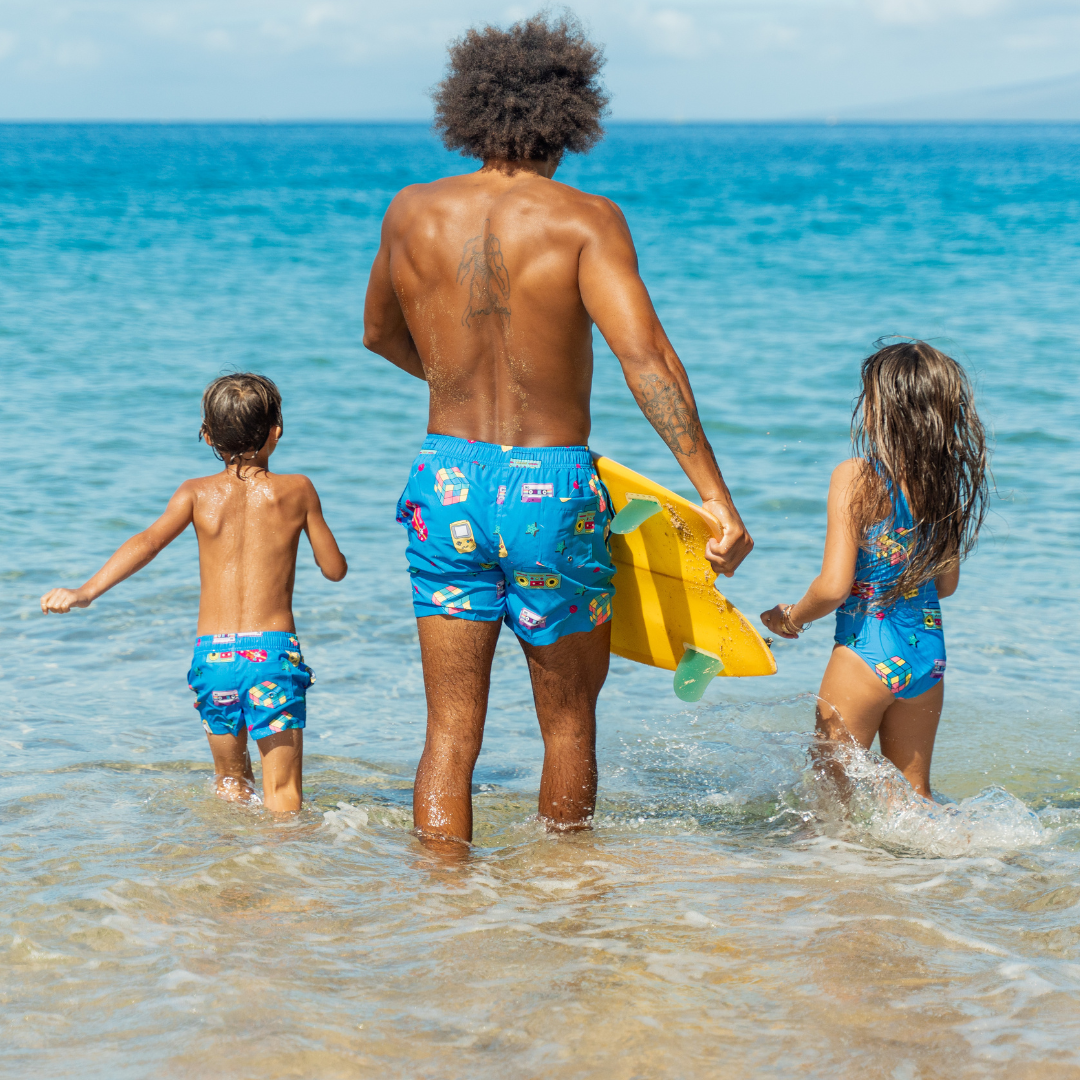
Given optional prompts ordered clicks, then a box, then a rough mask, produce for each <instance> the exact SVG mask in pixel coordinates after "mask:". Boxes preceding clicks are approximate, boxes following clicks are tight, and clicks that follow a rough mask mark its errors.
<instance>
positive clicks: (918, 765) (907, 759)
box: [879, 682, 945, 799]
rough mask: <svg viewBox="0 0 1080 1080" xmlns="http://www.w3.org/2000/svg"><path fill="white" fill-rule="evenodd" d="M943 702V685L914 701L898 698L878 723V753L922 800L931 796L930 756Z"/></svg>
mask: <svg viewBox="0 0 1080 1080" xmlns="http://www.w3.org/2000/svg"><path fill="white" fill-rule="evenodd" d="M944 700H945V685H944V682H939V683H938V684H937V685H936V686H933V687H931V688H930V689H929V690H927V691H926V692H925V693H922V694H920V695H919V696H918V697H914V698H897V699H896V700H895V701H894V702H893V703H892V705H890V706H889V707H888V708H887V709H886V710H885V718H884V719H883V720H882V722H881V731H880V732H879V735H880V737H881V752H882V753H883V754H884V755H885V757H887V758H888V759H889V760H890V761H891V762H892V763H893V764H894V765H895V766H896V767H897V768H898V769H899V770H900V771H901V772H902V773H903V774H904V777H905V778H906V779H907V782H908V783H909V784H910V785H911V786H912V787H913V788H914V789H915V790H916V791H917V792H918V793H919V794H920V795H922V796H923V797H924V798H927V799H929V798H931V797H932V796H931V794H930V757H931V755H932V754H933V752H934V737H935V736H936V735H937V729H938V721H939V720H940V719H941V704H942V702H943V701H944Z"/></svg>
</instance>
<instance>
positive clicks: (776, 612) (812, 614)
mask: <svg viewBox="0 0 1080 1080" xmlns="http://www.w3.org/2000/svg"><path fill="white" fill-rule="evenodd" d="M861 467H862V462H861V461H860V460H859V459H858V458H851V459H849V460H848V461H843V462H841V463H840V464H839V465H837V466H836V468H835V469H833V474H832V480H831V481H830V483H829V519H828V526H827V528H826V532H825V554H824V556H823V558H822V560H821V573H820V574H818V576H817V577H816V578H814V580H813V581H812V582H811V583H810V588H808V589H807V590H806V595H805V596H803V598H802V599H801V600H800V601H799V602H798V603H797V604H793V605H792V607H791V610H790V611H788V612H785V611H784V610H783V609H782V607H781V605H779V604H777V605H776V607H774V608H771V609H770V610H769V611H764V612H762V614H761V621H762V622H763V623H764V624H765V625H766V626H767V627H768V628H769V629H770V630H771V631H772V632H773V633H774V634H779V635H780V636H781V637H785V638H794V637H798V636H799V635H798V632H797V631H798V628H799V627H800V626H802V625H803V624H804V623H809V622H813V621H814V620H815V619H820V618H821V617H822V616H823V615H828V614H829V612H831V611H835V610H836V609H837V608H838V607H839V606H840V605H841V604H842V603H843V602H844V601H845V600H846V599H847V598H848V597H849V596H850V595H851V583H852V582H853V581H854V580H855V562H856V560H857V559H858V556H859V541H858V538H857V537H856V536H855V535H854V534H853V532H852V528H851V514H850V512H849V511H850V506H851V488H852V484H853V482H854V480H855V478H856V476H857V475H858V471H859V469H860V468H861Z"/></svg>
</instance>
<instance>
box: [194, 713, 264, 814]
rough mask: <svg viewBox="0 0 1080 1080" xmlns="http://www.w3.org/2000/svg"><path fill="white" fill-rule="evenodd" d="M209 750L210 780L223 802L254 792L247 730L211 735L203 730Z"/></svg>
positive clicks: (243, 797)
mask: <svg viewBox="0 0 1080 1080" xmlns="http://www.w3.org/2000/svg"><path fill="white" fill-rule="evenodd" d="M206 738H207V741H208V742H209V743H210V753H211V754H213V755H214V784H215V787H216V788H217V793H218V797H219V798H222V799H225V800H226V801H227V802H247V801H248V800H249V799H250V798H251V797H252V795H254V794H255V774H254V773H253V772H252V771H251V755H250V754H249V753H248V747H247V732H246V731H244V730H243V729H242V728H241V731H240V734H239V735H211V734H210V733H209V732H207V735H206Z"/></svg>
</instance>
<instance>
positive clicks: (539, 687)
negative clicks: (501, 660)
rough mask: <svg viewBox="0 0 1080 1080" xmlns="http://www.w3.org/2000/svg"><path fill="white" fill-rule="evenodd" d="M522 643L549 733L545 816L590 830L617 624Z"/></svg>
mask: <svg viewBox="0 0 1080 1080" xmlns="http://www.w3.org/2000/svg"><path fill="white" fill-rule="evenodd" d="M518 640H519V641H520V640H521V639H520V638H519V639H518ZM521 647H522V649H523V650H524V652H525V656H526V658H527V659H528V661H529V674H530V675H531V676H532V685H533V699H534V701H535V702H536V718H537V720H539V721H540V733H541V735H543V737H544V772H543V775H542V776H541V778H540V807H539V809H540V819H541V821H543V822H544V823H545V824H546V825H547V826H548V828H549V829H553V830H557V831H569V830H573V829H587V828H588V827H589V823H590V820H591V818H592V815H593V810H594V809H595V807H596V699H597V697H599V695H600V689H601V687H602V686H603V685H604V680H605V679H606V678H607V673H608V663H609V661H610V659H611V623H610V622H606V623H603V624H602V625H601V626H598V627H597V628H596V629H595V630H591V631H586V632H584V633H580V634H567V635H566V637H564V638H560V639H559V640H558V641H556V642H555V644H553V645H529V644H527V643H526V642H524V641H522V642H521Z"/></svg>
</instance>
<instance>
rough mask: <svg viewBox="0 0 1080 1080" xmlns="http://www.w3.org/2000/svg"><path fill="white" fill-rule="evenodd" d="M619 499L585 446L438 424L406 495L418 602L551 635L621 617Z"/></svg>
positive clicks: (528, 635)
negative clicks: (615, 504)
mask: <svg viewBox="0 0 1080 1080" xmlns="http://www.w3.org/2000/svg"><path fill="white" fill-rule="evenodd" d="M612 516H613V513H612V509H611V499H610V497H609V495H608V493H607V490H606V489H605V488H604V485H603V484H602V483H601V482H600V478H599V477H598V476H597V475H596V471H595V469H594V468H593V463H592V458H591V457H590V455H589V450H588V447H585V446H544V447H535V446H530V447H521V446H497V445H495V444H494V443H482V442H472V441H470V440H467V439H457V438H454V437H452V436H449V435H429V436H428V437H427V438H426V439H425V440H424V445H423V447H422V448H421V450H420V453H419V454H418V455H417V458H416V461H414V462H413V468H412V475H411V476H410V477H409V483H408V485H407V486H406V488H405V491H404V492H403V493H402V496H401V498H400V499H399V500H398V507H397V519H398V521H400V522H401V524H402V525H404V526H405V530H406V532H407V534H408V560H409V573H410V574H411V575H412V590H413V610H414V611H415V613H416V616H417V618H420V617H421V616H424V615H454V616H456V617H457V618H459V619H471V620H474V621H477V622H497V621H498V620H499V619H503V620H505V622H506V625H507V626H509V627H510V629H511V630H513V631H514V633H516V634H517V635H518V637H520V638H522V639H523V640H524V641H527V642H529V643H530V644H533V645H550V644H552V643H553V642H555V641H557V640H558V639H559V638H561V637H565V636H566V635H567V634H576V633H579V632H581V631H587V630H592V629H593V628H594V627H597V626H600V625H601V624H602V623H605V622H607V621H608V619H610V618H611V600H612V597H613V596H614V589H613V588H612V586H611V579H612V577H613V576H614V574H615V564H614V563H613V562H612V561H611V555H610V553H609V552H608V546H607V538H608V533H609V529H608V523H609V522H610V521H611V518H612Z"/></svg>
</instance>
